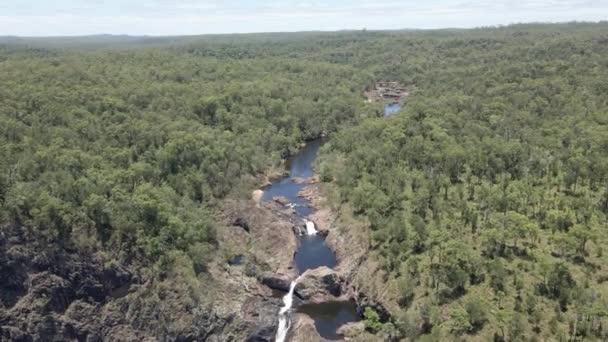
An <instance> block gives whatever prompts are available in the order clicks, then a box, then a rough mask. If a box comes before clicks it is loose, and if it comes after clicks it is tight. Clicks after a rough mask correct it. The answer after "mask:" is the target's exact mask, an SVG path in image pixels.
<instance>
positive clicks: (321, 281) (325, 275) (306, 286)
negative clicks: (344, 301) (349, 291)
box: [295, 266, 344, 303]
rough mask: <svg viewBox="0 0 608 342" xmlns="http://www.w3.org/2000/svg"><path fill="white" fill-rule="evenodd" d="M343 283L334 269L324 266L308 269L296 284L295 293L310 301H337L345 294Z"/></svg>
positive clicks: (305, 300)
mask: <svg viewBox="0 0 608 342" xmlns="http://www.w3.org/2000/svg"><path fill="white" fill-rule="evenodd" d="M343 285H344V282H343V280H342V279H341V278H340V276H339V275H338V274H337V273H336V272H335V271H334V270H332V269H331V268H328V267H325V266H323V267H319V268H316V269H314V270H308V271H306V273H304V274H303V275H302V278H300V280H299V281H298V283H297V285H296V288H295V294H296V295H297V296H298V297H299V298H300V299H302V300H303V301H304V302H308V303H321V302H325V301H335V300H337V299H338V298H340V297H341V296H342V295H343V293H344V291H343V288H342V286H343Z"/></svg>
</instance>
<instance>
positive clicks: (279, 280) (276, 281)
mask: <svg viewBox="0 0 608 342" xmlns="http://www.w3.org/2000/svg"><path fill="white" fill-rule="evenodd" d="M260 281H261V282H262V284H264V285H266V286H268V287H269V288H271V289H273V290H279V291H284V292H288V291H289V285H290V284H291V279H290V278H289V276H287V275H285V274H274V273H270V272H268V273H264V274H262V276H261V279H260Z"/></svg>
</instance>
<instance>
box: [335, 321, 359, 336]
mask: <svg viewBox="0 0 608 342" xmlns="http://www.w3.org/2000/svg"><path fill="white" fill-rule="evenodd" d="M364 331H365V323H364V322H350V323H346V324H344V325H343V326H341V327H340V328H338V331H337V333H338V335H342V336H344V337H346V338H352V337H357V336H359V335H361V334H363V332H364Z"/></svg>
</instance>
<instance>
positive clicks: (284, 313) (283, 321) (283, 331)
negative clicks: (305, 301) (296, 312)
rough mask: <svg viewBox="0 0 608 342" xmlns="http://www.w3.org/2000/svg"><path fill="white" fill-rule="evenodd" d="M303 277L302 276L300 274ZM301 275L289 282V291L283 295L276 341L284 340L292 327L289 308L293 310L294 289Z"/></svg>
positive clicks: (282, 341) (281, 341)
mask: <svg viewBox="0 0 608 342" xmlns="http://www.w3.org/2000/svg"><path fill="white" fill-rule="evenodd" d="M300 277H301V276H300ZM300 277H297V278H296V279H295V280H294V281H292V282H291V284H289V292H287V294H286V295H285V296H283V304H284V305H283V307H282V308H281V311H279V328H278V329H277V336H276V339H275V341H276V342H284V341H285V338H286V337H287V332H288V331H289V328H290V327H291V321H290V320H289V310H291V305H292V304H293V291H294V290H295V288H296V285H297V284H298V280H300Z"/></svg>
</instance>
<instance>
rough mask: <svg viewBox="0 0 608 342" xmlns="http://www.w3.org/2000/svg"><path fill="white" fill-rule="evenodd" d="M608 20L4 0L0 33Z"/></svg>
mask: <svg viewBox="0 0 608 342" xmlns="http://www.w3.org/2000/svg"><path fill="white" fill-rule="evenodd" d="M600 20H608V0H401V1H396V0H333V1H332V0H325V1H306V0H284V1H278V0H258V1H254V0H233V1H222V0H0V36H3V35H17V36H66V35H67V36H75V35H89V34H130V35H191V34H205V33H237V32H238V33H241V32H278V31H280V32H291V31H316V30H322V31H334V30H341V29H363V28H367V29H370V30H371V29H401V28H420V29H427V28H446V27H458V28H467V27H479V26H496V25H508V24H513V23H522V22H564V21H600Z"/></svg>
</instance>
